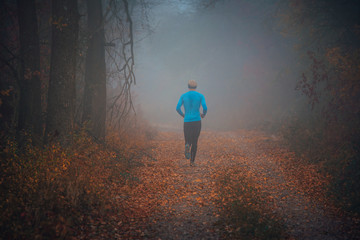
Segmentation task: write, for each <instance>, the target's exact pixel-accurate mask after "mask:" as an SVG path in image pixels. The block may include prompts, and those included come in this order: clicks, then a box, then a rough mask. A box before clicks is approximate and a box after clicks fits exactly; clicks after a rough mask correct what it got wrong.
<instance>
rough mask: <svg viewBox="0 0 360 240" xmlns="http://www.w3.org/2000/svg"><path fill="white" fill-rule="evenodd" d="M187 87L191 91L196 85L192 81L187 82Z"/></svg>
mask: <svg viewBox="0 0 360 240" xmlns="http://www.w3.org/2000/svg"><path fill="white" fill-rule="evenodd" d="M188 87H189V88H191V89H195V88H196V87H197V83H196V82H195V81H194V80H189V82H188Z"/></svg>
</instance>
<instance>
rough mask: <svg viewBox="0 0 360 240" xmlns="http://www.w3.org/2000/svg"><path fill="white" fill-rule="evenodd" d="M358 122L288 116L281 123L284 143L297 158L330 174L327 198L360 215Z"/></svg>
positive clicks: (325, 174)
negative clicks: (341, 122)
mask: <svg viewBox="0 0 360 240" xmlns="http://www.w3.org/2000/svg"><path fill="white" fill-rule="evenodd" d="M359 129H360V128H359V123H358V122H357V121H353V122H351V121H349V122H347V123H346V124H340V123H339V122H326V121H325V120H323V121H320V120H319V119H308V120H299V119H296V118H295V119H290V120H289V121H288V122H287V124H286V125H284V126H283V128H282V130H281V134H282V136H283V138H284V142H285V143H286V145H287V146H288V147H289V149H290V150H292V151H293V152H294V153H295V154H296V156H297V160H299V161H302V162H303V163H304V164H315V165H317V167H318V169H319V171H321V172H322V174H323V175H324V176H330V179H331V180H330V182H329V184H328V186H327V189H328V197H329V198H330V199H331V200H332V201H333V204H335V205H337V206H339V207H341V208H343V209H344V210H346V211H347V212H348V213H350V214H355V215H357V216H360V182H359V181H358V180H359V178H360V138H359Z"/></svg>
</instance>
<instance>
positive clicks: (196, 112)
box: [176, 80, 207, 166]
mask: <svg viewBox="0 0 360 240" xmlns="http://www.w3.org/2000/svg"><path fill="white" fill-rule="evenodd" d="M196 87H197V83H196V82H195V81H194V80H190V81H189V83H188V88H189V91H188V92H187V93H184V94H183V95H181V97H180V99H179V102H178V104H177V106H176V111H177V112H178V113H179V114H180V115H181V116H182V117H183V118H184V136H185V157H186V159H190V166H195V156H196V151H197V142H198V139H199V136H200V131H201V118H204V117H205V115H206V113H207V106H206V102H205V97H204V95H202V94H201V93H199V92H196ZM182 105H184V110H185V114H184V113H183V112H182V110H181V106H182ZM200 105H201V106H202V108H203V113H202V114H200Z"/></svg>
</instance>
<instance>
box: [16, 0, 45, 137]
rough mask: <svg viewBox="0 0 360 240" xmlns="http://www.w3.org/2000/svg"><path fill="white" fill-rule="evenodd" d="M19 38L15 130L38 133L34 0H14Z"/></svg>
mask: <svg viewBox="0 0 360 240" xmlns="http://www.w3.org/2000/svg"><path fill="white" fill-rule="evenodd" d="M17 4H18V19H19V39H20V60H21V64H20V72H21V74H20V77H19V88H20V99H19V115H18V116H19V117H18V130H19V131H22V130H25V131H30V132H31V133H32V134H33V136H34V137H35V139H39V138H40V137H41V136H42V118H41V92H40V85H41V84H40V47H39V35H38V22H37V17H36V8H35V0H17Z"/></svg>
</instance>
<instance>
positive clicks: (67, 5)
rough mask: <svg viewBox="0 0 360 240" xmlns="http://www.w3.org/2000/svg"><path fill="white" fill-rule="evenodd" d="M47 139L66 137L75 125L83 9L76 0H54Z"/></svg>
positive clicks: (61, 139) (62, 138)
mask: <svg viewBox="0 0 360 240" xmlns="http://www.w3.org/2000/svg"><path fill="white" fill-rule="evenodd" d="M52 21H53V22H52V46H51V62H50V68H51V69H50V82H49V95H48V106H47V119H46V137H47V140H49V139H52V138H54V137H59V140H60V141H63V140H65V139H66V136H67V134H68V133H69V132H70V131H71V130H72V128H73V125H74V113H75V74H76V53H77V42H78V32H79V13H78V4H77V1H76V0H53V2H52Z"/></svg>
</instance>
